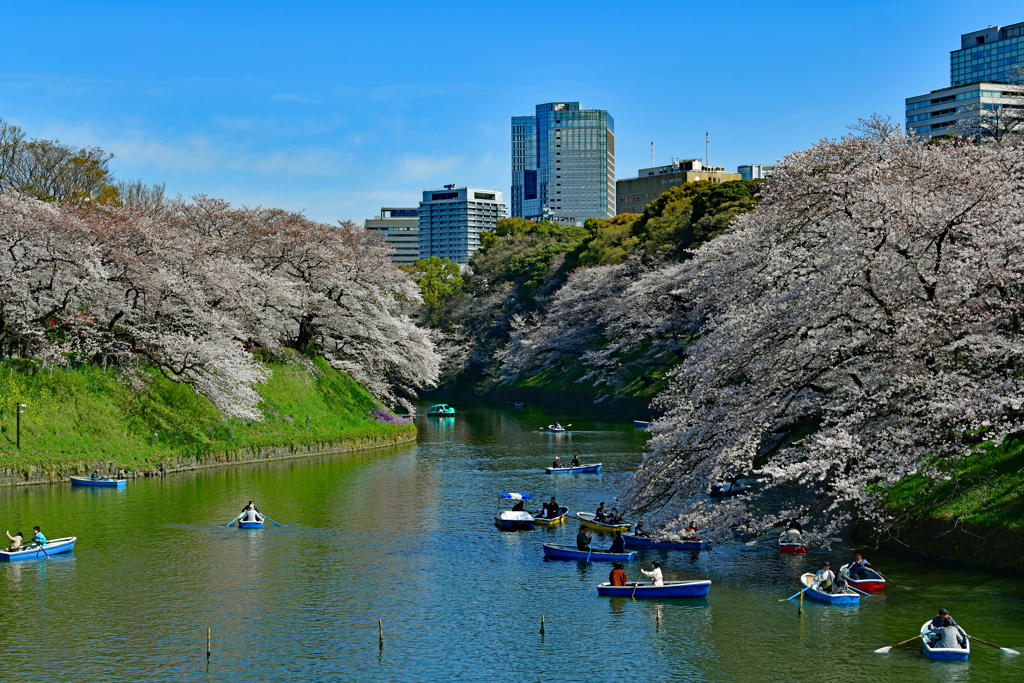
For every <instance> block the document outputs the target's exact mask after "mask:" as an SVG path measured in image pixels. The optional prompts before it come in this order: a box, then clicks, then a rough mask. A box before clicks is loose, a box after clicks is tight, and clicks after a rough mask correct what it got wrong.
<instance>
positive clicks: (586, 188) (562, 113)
mask: <svg viewBox="0 0 1024 683" xmlns="http://www.w3.org/2000/svg"><path fill="white" fill-rule="evenodd" d="M512 215H513V216H517V217H519V218H526V219H529V220H533V221H542V220H550V221H553V222H556V223H567V224H577V225H582V224H583V221H585V220H586V219H587V218H591V217H596V218H612V217H613V216H614V215H615V121H614V119H612V117H611V115H609V114H608V112H607V111H605V110H603V109H586V110H583V109H580V103H579V102H549V103H547V104H538V105H537V107H536V114H535V115H534V116H513V117H512Z"/></svg>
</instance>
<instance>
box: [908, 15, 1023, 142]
mask: <svg viewBox="0 0 1024 683" xmlns="http://www.w3.org/2000/svg"><path fill="white" fill-rule="evenodd" d="M1018 64H1019V65H1021V66H1024V23H1019V24H1013V25H1011V26H989V27H988V28H987V29H983V30H981V31H974V32H973V33H964V34H962V35H961V36H960V49H959V50H953V51H952V52H950V53H949V87H948V88H942V89H940V90H933V91H932V92H930V93H928V94H926V95H916V96H914V97H908V98H907V100H906V104H907V110H906V111H907V121H906V126H907V134H908V135H918V136H925V137H929V138H931V137H935V136H938V135H945V134H946V133H949V132H952V131H957V132H970V130H969V129H970V128H971V126H972V125H973V124H974V123H975V122H976V121H978V120H979V117H982V116H986V113H985V112H998V111H999V110H1001V109H1003V108H1007V109H1009V108H1014V109H1020V108H1022V107H1024V100H1022V94H1024V88H1021V87H1020V85H1019V84H1015V82H1016V81H1017V80H1018V78H1017V73H1015V68H1016V67H1017V66H1018Z"/></svg>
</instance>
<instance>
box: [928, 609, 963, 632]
mask: <svg viewBox="0 0 1024 683" xmlns="http://www.w3.org/2000/svg"><path fill="white" fill-rule="evenodd" d="M946 619H949V620H950V621H952V622H953V626H957V625H958V624H957V623H956V620H955V619H954V618H953V617H951V616H949V612H947V611H946V610H944V609H940V610H939V614H938V616H936V617H935V618H933V619H932V623H931V624H930V625H929V626H928V628H930V629H931V630H933V631H934V630H936V629H940V628H943V626H944V624H943V623H942V622H944V621H945V620H946Z"/></svg>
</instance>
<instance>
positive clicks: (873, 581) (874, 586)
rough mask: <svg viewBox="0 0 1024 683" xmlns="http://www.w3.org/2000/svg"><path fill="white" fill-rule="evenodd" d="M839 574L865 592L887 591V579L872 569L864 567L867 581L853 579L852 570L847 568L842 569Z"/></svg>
mask: <svg viewBox="0 0 1024 683" xmlns="http://www.w3.org/2000/svg"><path fill="white" fill-rule="evenodd" d="M839 573H840V574H842V575H843V578H844V579H846V582H847V583H848V584H850V585H851V586H853V587H854V588H857V589H859V590H862V591H865V592H871V591H880V590H885V577H884V576H882V575H881V574H879V573H878V572H876V571H875V570H874V569H872V568H871V567H864V573H865V574H867V578H866V579H851V578H850V570H849V569H848V568H846V567H843V568H842V569H840V570H839Z"/></svg>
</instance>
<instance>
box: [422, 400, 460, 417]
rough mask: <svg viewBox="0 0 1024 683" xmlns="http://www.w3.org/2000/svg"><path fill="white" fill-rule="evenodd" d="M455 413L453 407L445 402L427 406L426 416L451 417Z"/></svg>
mask: <svg viewBox="0 0 1024 683" xmlns="http://www.w3.org/2000/svg"><path fill="white" fill-rule="evenodd" d="M454 414H455V408H452V407H451V406H450V405H448V404H447V403H437V404H435V405H432V406H430V407H429V408H427V417H451V416H452V415H454Z"/></svg>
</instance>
